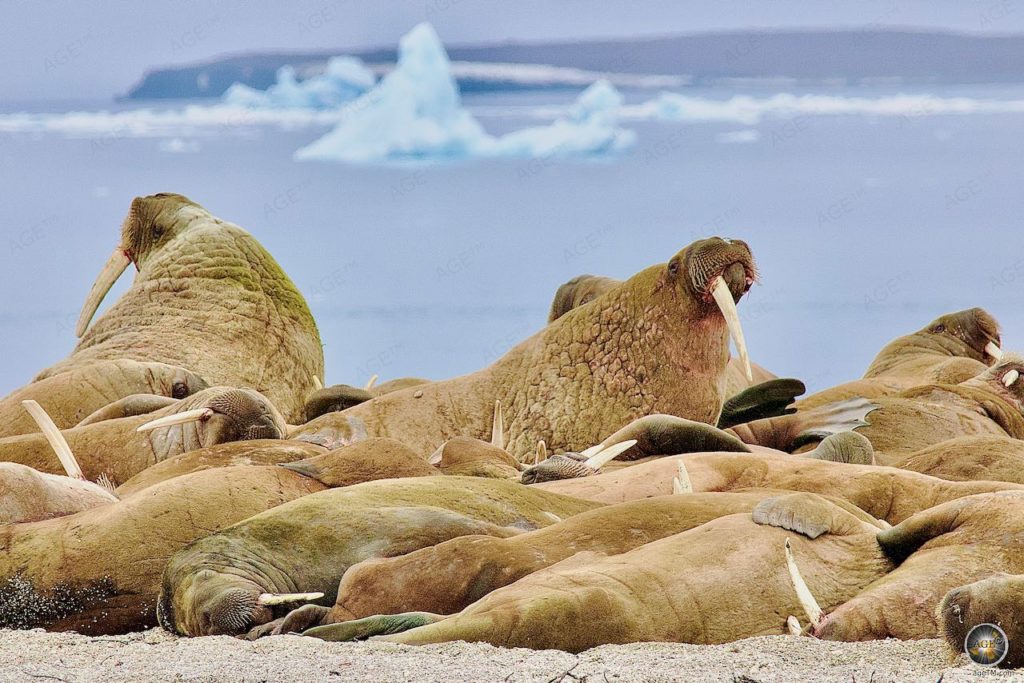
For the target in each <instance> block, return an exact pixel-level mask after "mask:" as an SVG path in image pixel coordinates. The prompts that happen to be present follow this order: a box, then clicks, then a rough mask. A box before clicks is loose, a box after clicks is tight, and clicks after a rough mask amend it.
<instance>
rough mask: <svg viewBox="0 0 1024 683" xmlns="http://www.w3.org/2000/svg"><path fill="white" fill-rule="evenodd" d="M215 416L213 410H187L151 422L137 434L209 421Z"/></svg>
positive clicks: (143, 426)
mask: <svg viewBox="0 0 1024 683" xmlns="http://www.w3.org/2000/svg"><path fill="white" fill-rule="evenodd" d="M212 415H213V409H211V408H195V409H194V410H185V411H182V412H180V413H174V414H173V415H165V416H164V417H159V418H157V419H155V420H150V421H149V422H147V423H146V424H144V425H142V426H140V427H139V428H138V429H136V430H135V431H137V432H149V431H152V430H154V429H160V428H161V427H170V426H172V425H180V424H185V423H187V422H196V421H197V420H208V419H210V417H211V416H212Z"/></svg>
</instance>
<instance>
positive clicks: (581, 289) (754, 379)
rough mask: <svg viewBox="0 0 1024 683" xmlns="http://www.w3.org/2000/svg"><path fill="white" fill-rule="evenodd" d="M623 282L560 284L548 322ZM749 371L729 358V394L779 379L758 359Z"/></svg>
mask: <svg viewBox="0 0 1024 683" xmlns="http://www.w3.org/2000/svg"><path fill="white" fill-rule="evenodd" d="M621 284H622V280H616V279H614V278H610V277H603V276H600V275H577V276H576V277H574V278H572V279H571V280H569V281H568V282H566V283H564V284H562V285H561V286H559V288H558V290H557V291H556V292H555V298H554V300H553V301H552V302H551V310H550V311H549V312H548V323H553V322H554V321H556V320H558V319H559V318H561V317H562V316H563V315H565V314H566V313H568V312H569V311H571V310H573V309H575V308H579V307H580V306H583V305H585V304H589V303H590V302H591V301H593V300H595V299H597V298H599V297H601V296H602V295H603V294H604V293H605V292H607V291H609V290H612V289H614V288H616V287H618V286H619V285H621ZM749 371H750V373H751V376H750V377H749V378H748V377H747V372H748V371H747V369H746V368H745V367H744V364H743V361H742V360H741V359H738V358H730V359H729V365H728V367H727V368H726V380H725V395H726V397H730V396H735V395H736V394H738V393H740V392H741V391H743V390H744V389H747V388H749V387H751V386H754V385H755V384H760V383H762V382H767V381H769V380H773V379H776V377H775V375H773V374H772V373H770V372H768V371H767V370H765V369H764V368H763V367H761V366H760V365H758V364H757V363H750V370H749Z"/></svg>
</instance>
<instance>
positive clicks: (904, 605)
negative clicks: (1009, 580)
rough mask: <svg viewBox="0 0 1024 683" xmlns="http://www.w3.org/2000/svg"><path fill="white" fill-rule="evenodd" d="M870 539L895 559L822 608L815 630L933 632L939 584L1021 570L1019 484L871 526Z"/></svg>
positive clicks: (946, 587) (856, 634)
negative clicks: (879, 528) (887, 569)
mask: <svg viewBox="0 0 1024 683" xmlns="http://www.w3.org/2000/svg"><path fill="white" fill-rule="evenodd" d="M878 542H879V544H880V545H881V547H882V548H883V549H884V550H885V552H886V553H887V554H888V555H889V556H890V557H892V558H893V559H894V560H895V561H897V562H900V561H902V564H900V566H899V567H897V568H896V569H895V570H893V572H892V573H890V574H889V575H888V576H885V577H883V578H880V579H879V580H878V581H875V582H874V583H872V584H871V585H870V586H867V587H866V588H865V589H864V591H863V592H862V593H860V594H859V595H858V596H856V597H855V598H854V599H852V600H850V601H849V602H847V603H846V604H843V605H841V606H839V607H837V608H836V609H835V611H833V612H831V613H830V614H828V615H827V616H826V617H825V620H824V621H823V622H822V623H821V624H819V625H818V626H817V627H816V628H815V629H814V633H815V635H817V636H818V637H820V638H824V639H827V640H847V641H851V640H876V639H879V638H900V639H903V640H907V639H913V638H936V637H939V635H940V620H941V619H942V618H943V616H944V615H942V614H940V613H939V611H938V610H937V607H938V606H939V603H940V601H941V600H942V599H943V597H944V596H945V595H946V593H947V592H949V591H951V590H953V589H955V588H957V587H959V586H963V585H965V584H968V583H971V582H974V581H978V580H981V579H985V578H988V577H991V576H993V575H996V574H999V573H1011V574H1019V573H1022V572H1024V553H1022V552H1021V544H1022V542H1024V492H1021V491H1001V492H997V493H987V494H980V495H975V496H969V497H966V498H960V499H958V500H953V501H950V502H948V503H945V504H943V505H937V506H935V507H933V508H931V509H928V510H923V511H922V512H919V513H918V514H916V515H914V516H913V517H910V518H909V519H907V520H905V521H904V522H902V523H901V524H899V525H897V526H894V527H893V528H891V529H887V530H885V531H883V532H881V533H879V535H878ZM904 558H906V559H904ZM961 642H962V641H961Z"/></svg>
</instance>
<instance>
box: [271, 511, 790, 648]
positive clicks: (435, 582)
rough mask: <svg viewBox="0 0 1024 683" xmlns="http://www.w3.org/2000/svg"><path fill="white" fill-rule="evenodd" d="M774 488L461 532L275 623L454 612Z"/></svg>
mask: <svg viewBox="0 0 1024 683" xmlns="http://www.w3.org/2000/svg"><path fill="white" fill-rule="evenodd" d="M777 495H778V492H773V491H751V492H744V493H694V494H690V495H675V496H661V497H659V498H649V499H646V500H640V501H632V502H629V503H620V504H618V505H609V506H606V507H602V508H598V509H596V510H590V511H589V512H583V513H580V514H578V515H575V516H573V517H570V518H569V519H567V520H565V521H562V522H559V523H557V524H552V525H551V526H549V527H545V528H543V529H538V530H537V531H530V532H527V533H524V534H519V535H517V536H512V537H509V538H498V537H494V536H460V537H459V538H453V539H452V540H450V541H445V542H444V543H439V544H437V545H435V546H430V547H427V548H422V549H420V550H416V551H414V552H411V553H408V554H406V555H399V556H397V557H386V558H378V559H371V560H365V561H363V562H360V563H359V564H356V565H354V566H352V567H350V568H349V570H348V571H346V572H345V574H344V576H342V578H341V583H340V585H339V586H338V597H337V599H336V601H335V603H334V606H333V607H331V608H327V607H320V606H319V605H305V606H303V607H300V608H299V609H297V610H295V611H294V612H292V613H290V614H289V615H288V616H287V617H286V618H285V619H284V620H282V621H281V623H279V624H277V625H276V626H277V628H276V629H275V632H276V633H291V632H301V631H304V630H306V629H307V628H310V627H312V626H317V625H322V624H333V623H338V622H342V621H350V620H352V619H360V618H363V617H369V616H373V615H375V614H399V613H402V612H431V613H434V614H454V613H456V612H459V611H461V610H462V609H464V608H465V607H468V606H469V605H470V604H471V603H473V602H475V601H477V600H479V599H480V598H482V597H483V596H484V595H486V594H488V593H490V592H491V591H494V590H496V589H498V588H501V587H502V586H507V585H508V584H510V583H513V582H515V581H518V580H519V579H521V578H522V577H524V576H526V575H527V574H532V573H533V572H535V571H539V570H541V569H544V568H545V567H549V566H551V565H553V564H555V563H556V562H561V561H562V560H564V559H566V558H568V557H571V556H572V555H575V554H576V553H579V552H597V553H601V554H603V555H617V554H619V553H624V552H626V551H628V550H632V549H634V548H636V547H638V546H641V545H643V544H645V543H650V542H652V541H656V540H658V539H660V538H664V537H666V536H671V535H673V534H677V533H681V532H683V531H686V530H687V529H692V528H694V527H697V526H700V525H701V524H704V523H705V522H708V521H711V520H712V519H717V518H718V517H723V516H725V515H731V514H735V513H738V512H750V511H752V510H753V509H754V506H755V505H757V504H758V503H759V502H761V501H762V500H764V499H765V498H770V497H772V496H777Z"/></svg>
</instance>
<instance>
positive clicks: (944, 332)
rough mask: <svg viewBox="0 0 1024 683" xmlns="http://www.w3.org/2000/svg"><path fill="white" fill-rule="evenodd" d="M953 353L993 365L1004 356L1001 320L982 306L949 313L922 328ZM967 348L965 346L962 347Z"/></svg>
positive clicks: (935, 342) (925, 333)
mask: <svg viewBox="0 0 1024 683" xmlns="http://www.w3.org/2000/svg"><path fill="white" fill-rule="evenodd" d="M917 334H918V335H922V336H923V335H929V336H931V337H932V338H933V343H934V344H939V345H941V346H942V347H943V348H945V349H946V350H948V351H950V353H951V355H964V356H967V357H969V358H974V359H975V360H979V361H982V362H983V363H985V364H986V365H992V364H993V363H995V362H996V361H998V360H999V359H1000V358H1001V357H1002V355H1003V354H1002V349H1001V348H1000V341H1001V340H1000V336H999V323H998V322H996V319H995V318H993V317H992V316H991V315H989V314H988V313H987V312H986V311H985V310H983V309H981V308H969V309H967V310H965V311H957V312H956V313H947V314H946V315H942V316H939V317H938V318H936V319H935V320H933V321H932V322H930V323H928V325H927V326H926V327H925V328H924V329H922V330H920V331H919V332H918V333H917ZM963 347H966V348H963Z"/></svg>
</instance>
